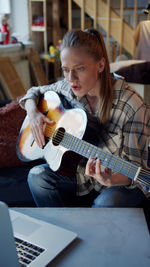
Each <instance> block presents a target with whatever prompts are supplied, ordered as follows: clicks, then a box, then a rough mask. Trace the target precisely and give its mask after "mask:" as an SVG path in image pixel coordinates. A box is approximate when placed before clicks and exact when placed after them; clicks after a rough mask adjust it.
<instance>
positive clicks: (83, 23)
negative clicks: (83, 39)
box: [81, 0, 85, 30]
mask: <svg viewBox="0 0 150 267" xmlns="http://www.w3.org/2000/svg"><path fill="white" fill-rule="evenodd" d="M84 1H85V0H82V6H81V30H84V29H85V3H84Z"/></svg>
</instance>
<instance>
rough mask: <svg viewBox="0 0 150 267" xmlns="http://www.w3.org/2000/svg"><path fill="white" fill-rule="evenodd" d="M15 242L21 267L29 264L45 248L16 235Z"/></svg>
mask: <svg viewBox="0 0 150 267" xmlns="http://www.w3.org/2000/svg"><path fill="white" fill-rule="evenodd" d="M15 243H16V249H17V254H18V258H19V264H20V266H21V267H25V266H28V264H30V263H31V262H32V261H33V260H35V259H36V258H37V257H38V256H39V255H40V254H41V253H42V252H44V250H45V249H43V248H40V247H38V246H36V245H33V244H31V243H29V242H26V241H24V240H22V239H20V238H17V237H15Z"/></svg>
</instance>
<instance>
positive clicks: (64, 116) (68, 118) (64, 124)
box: [17, 91, 87, 171]
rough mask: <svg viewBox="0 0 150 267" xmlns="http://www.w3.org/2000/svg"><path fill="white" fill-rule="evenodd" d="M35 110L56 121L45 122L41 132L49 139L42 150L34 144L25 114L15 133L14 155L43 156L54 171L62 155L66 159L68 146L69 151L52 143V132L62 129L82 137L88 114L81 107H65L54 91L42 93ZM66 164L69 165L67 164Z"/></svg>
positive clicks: (20, 156)
mask: <svg viewBox="0 0 150 267" xmlns="http://www.w3.org/2000/svg"><path fill="white" fill-rule="evenodd" d="M38 109H39V111H40V112H41V113H43V114H45V115H46V116H47V117H48V118H49V119H50V120H52V121H54V122H55V123H54V125H51V124H46V125H45V130H44V135H45V138H46V140H48V142H47V143H46V145H45V147H44V148H43V149H41V148H40V147H39V146H38V145H37V144H36V142H35V141H34V140H33V137H32V133H31V130H30V126H29V121H28V116H26V118H25V120H24V122H23V124H22V127H21V130H20V133H19V136H18V141H17V154H18V157H19V158H20V159H21V160H22V161H32V160H36V159H39V158H43V159H45V160H46V162H47V163H48V164H49V166H50V168H51V169H52V170H53V171H57V170H59V169H60V168H61V163H63V160H62V158H65V159H66V158H67V157H66V155H67V154H68V151H70V149H69V150H68V149H67V148H65V147H63V146H61V145H59V143H58V144H56V143H54V142H53V135H54V134H55V133H56V132H57V129H59V128H63V130H64V131H65V132H67V133H69V134H71V135H73V136H76V137H78V138H79V139H82V137H83V136H84V133H85V130H86V125H87V116H86V113H85V112H84V110H82V109H80V108H72V109H65V108H64V106H63V104H62V100H61V99H60V97H59V96H58V94H56V93H55V92H53V91H48V92H46V93H45V94H44V96H43V97H42V99H41V100H40V102H39V105H38ZM66 152H67V153H66ZM65 153H66V155H65ZM72 153H73V152H72ZM74 154H75V153H74ZM73 158H74V156H73ZM65 165H66V164H65ZM67 167H68V168H69V167H70V166H69V165H68V163H67Z"/></svg>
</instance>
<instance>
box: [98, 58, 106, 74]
mask: <svg viewBox="0 0 150 267" xmlns="http://www.w3.org/2000/svg"><path fill="white" fill-rule="evenodd" d="M104 68H105V58H104V57H102V58H101V60H100V61H99V67H98V71H99V73H101V72H103V70H104Z"/></svg>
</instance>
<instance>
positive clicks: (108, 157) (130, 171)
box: [60, 132, 139, 179]
mask: <svg viewBox="0 0 150 267" xmlns="http://www.w3.org/2000/svg"><path fill="white" fill-rule="evenodd" d="M60 145H62V146H63V147H65V148H67V149H69V150H71V151H74V152H76V153H77V154H79V155H81V156H83V157H85V158H90V157H96V158H99V159H100V160H101V164H102V165H103V166H105V167H109V168H110V169H112V170H113V171H114V172H119V173H121V174H123V175H125V176H128V177H129V178H131V179H134V178H135V177H136V175H137V173H138V170H139V167H137V166H135V165H134V164H132V163H130V162H128V161H125V160H123V159H121V158H120V157H119V156H116V155H113V154H111V153H109V152H107V151H104V150H102V149H101V148H99V147H96V146H95V145H92V144H90V143H88V142H86V141H84V140H81V139H79V138H77V137H75V136H73V135H71V134H69V133H66V132H65V133H64V137H63V139H62V141H61V142H60Z"/></svg>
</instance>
